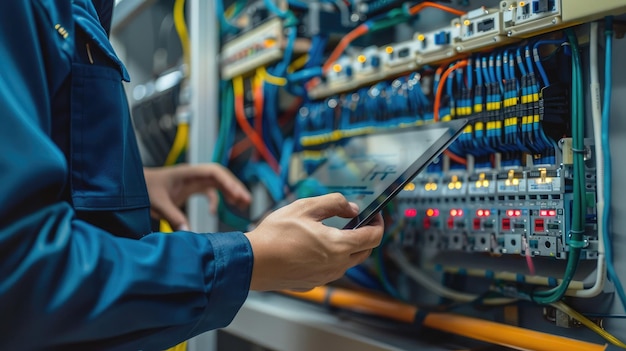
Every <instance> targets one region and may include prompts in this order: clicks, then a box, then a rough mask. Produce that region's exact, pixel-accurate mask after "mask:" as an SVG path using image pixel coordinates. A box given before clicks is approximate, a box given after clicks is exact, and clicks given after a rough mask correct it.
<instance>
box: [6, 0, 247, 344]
mask: <svg viewBox="0 0 626 351" xmlns="http://www.w3.org/2000/svg"><path fill="white" fill-rule="evenodd" d="M61 2H63V3H67V1H59V3H61ZM50 3H52V2H51V1H45V0H41V1H37V0H32V1H3V2H2V4H1V5H0V62H1V63H2V64H1V65H0V121H1V123H2V124H1V125H0V150H2V153H1V154H0V180H1V182H0V330H1V332H0V349H2V350H18V349H19V350H31V349H63V350H67V349H81V350H98V349H107V350H116V349H120V350H139V349H141V350H158V349H164V348H166V347H169V346H172V345H175V344H176V343H178V342H180V341H182V340H185V339H186V338H189V337H191V336H193V335H196V334H199V333H201V332H203V331H206V330H209V329H214V328H219V327H223V326H225V325H227V324H228V323H230V321H231V320H232V318H233V317H234V315H235V314H236V312H237V311H238V309H239V308H240V306H241V304H242V303H243V301H244V300H245V298H246V296H247V293H248V289H249V283H250V275H251V270H252V250H251V247H250V244H249V242H248V241H247V239H246V237H245V236H244V235H243V233H240V232H233V233H221V234H212V235H209V234H206V235H199V234H194V233H187V232H177V233H173V234H169V235H164V234H158V233H156V234H151V235H147V236H145V237H144V238H143V239H141V240H132V239H126V238H119V237H115V236H113V235H111V234H110V233H107V232H105V231H103V230H100V229H98V228H97V227H94V226H92V225H90V224H88V223H86V222H84V221H81V220H78V219H77V218H76V215H75V212H74V210H73V208H72V207H71V206H70V205H69V204H68V203H67V202H64V201H61V200H59V199H61V196H60V194H62V193H63V191H65V188H66V187H67V186H68V185H67V179H68V166H67V161H66V159H65V157H64V156H63V154H62V152H61V151H60V150H59V149H58V147H57V146H56V144H55V143H54V142H53V141H52V140H51V136H50V133H51V131H50V118H51V116H50V114H51V112H50V101H51V96H50V81H49V77H50V75H52V74H55V72H50V71H49V69H50V68H49V67H46V65H47V63H46V62H44V61H45V60H44V59H43V56H44V55H42V47H46V46H47V45H51V43H50V42H42V41H43V40H46V39H45V38H46V36H47V34H46V33H49V32H51V33H53V34H51V35H50V37H53V36H54V35H57V30H55V28H42V27H45V25H42V23H41V22H40V21H38V19H39V16H41V13H39V12H37V11H38V8H39V7H40V6H41V4H47V5H49V6H52V5H50Z"/></svg>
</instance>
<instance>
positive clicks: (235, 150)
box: [230, 97, 302, 160]
mask: <svg viewBox="0 0 626 351" xmlns="http://www.w3.org/2000/svg"><path fill="white" fill-rule="evenodd" d="M301 104H302V98H300V97H296V98H295V99H294V101H293V103H292V104H291V106H289V107H288V108H287V110H286V111H285V112H283V113H282V114H281V116H280V117H279V118H278V124H279V125H280V126H284V125H285V123H287V122H289V120H290V119H293V117H294V115H295V114H296V113H297V112H298V109H299V108H300V105H301ZM251 146H252V142H251V141H250V139H247V138H246V139H241V140H239V141H238V142H237V143H235V145H233V147H232V148H231V149H230V159H231V160H232V159H234V158H237V157H238V156H239V155H241V154H242V153H244V152H245V151H246V150H248V149H249V148H250V147H251Z"/></svg>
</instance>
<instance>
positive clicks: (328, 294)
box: [322, 286, 335, 309]
mask: <svg viewBox="0 0 626 351" xmlns="http://www.w3.org/2000/svg"><path fill="white" fill-rule="evenodd" d="M334 290H335V288H333V287H332V286H329V287H328V289H326V295H325V296H324V301H323V302H322V306H324V307H326V308H328V309H333V306H332V305H331V304H330V299H331V298H332V296H333V292H334Z"/></svg>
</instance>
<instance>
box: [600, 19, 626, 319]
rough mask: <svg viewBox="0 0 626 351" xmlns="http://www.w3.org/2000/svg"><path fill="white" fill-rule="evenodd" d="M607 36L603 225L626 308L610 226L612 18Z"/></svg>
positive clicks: (610, 261)
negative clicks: (615, 264)
mask: <svg viewBox="0 0 626 351" xmlns="http://www.w3.org/2000/svg"><path fill="white" fill-rule="evenodd" d="M605 28H606V29H605V32H604V34H605V36H606V44H605V48H606V55H605V56H606V58H605V68H604V74H605V75H604V86H605V88H604V102H603V106H602V129H601V130H602V149H603V150H604V201H605V207H604V211H603V213H602V223H603V224H604V232H603V233H602V234H603V235H604V242H605V243H606V244H605V249H604V250H605V254H606V266H607V273H608V275H609V279H610V280H611V281H612V282H613V284H615V291H616V292H617V295H618V296H619V298H620V300H621V302H622V307H624V308H626V293H625V292H624V287H623V286H622V282H621V281H620V279H619V277H618V275H617V273H616V272H615V267H614V266H613V248H612V245H611V241H610V240H611V238H610V235H609V225H610V218H609V217H610V208H611V191H612V189H611V184H612V177H611V172H612V165H611V149H610V143H609V128H610V115H611V113H610V109H611V91H612V77H611V65H612V58H611V56H612V51H613V48H612V46H613V41H612V36H613V18H612V17H611V16H609V17H606V25H605Z"/></svg>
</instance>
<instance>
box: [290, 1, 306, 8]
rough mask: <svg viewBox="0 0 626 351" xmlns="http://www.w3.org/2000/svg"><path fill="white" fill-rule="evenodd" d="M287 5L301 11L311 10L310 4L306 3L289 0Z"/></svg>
mask: <svg viewBox="0 0 626 351" xmlns="http://www.w3.org/2000/svg"><path fill="white" fill-rule="evenodd" d="M287 3H288V4H289V6H294V7H298V8H301V9H308V8H309V4H307V3H306V2H302V1H298V0H288V1H287Z"/></svg>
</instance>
